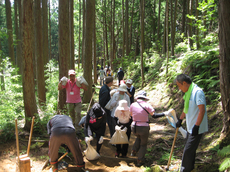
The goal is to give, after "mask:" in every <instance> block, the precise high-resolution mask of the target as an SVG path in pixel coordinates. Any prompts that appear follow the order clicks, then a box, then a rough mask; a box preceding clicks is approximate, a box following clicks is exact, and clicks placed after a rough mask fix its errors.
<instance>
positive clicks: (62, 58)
mask: <svg viewBox="0 0 230 172" xmlns="http://www.w3.org/2000/svg"><path fill="white" fill-rule="evenodd" d="M58 9H59V15H58V20H59V27H58V32H59V40H58V51H59V79H61V78H62V77H63V76H68V70H69V56H70V45H69V44H70V41H69V1H66V0H59V7H58ZM65 103H66V90H65V89H62V90H60V91H59V101H58V109H59V110H60V109H61V110H63V109H64V105H65Z"/></svg>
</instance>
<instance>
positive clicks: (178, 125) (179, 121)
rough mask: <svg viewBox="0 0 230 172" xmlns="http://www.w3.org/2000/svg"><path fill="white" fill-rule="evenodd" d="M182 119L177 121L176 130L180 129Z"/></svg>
mask: <svg viewBox="0 0 230 172" xmlns="http://www.w3.org/2000/svg"><path fill="white" fill-rule="evenodd" d="M181 123H182V119H179V120H178V121H177V123H176V128H179V127H181Z"/></svg>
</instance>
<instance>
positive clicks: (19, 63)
mask: <svg viewBox="0 0 230 172" xmlns="http://www.w3.org/2000/svg"><path fill="white" fill-rule="evenodd" d="M14 27H15V35H16V40H17V41H16V44H17V45H16V66H17V67H18V68H21V62H22V61H21V59H20V58H18V57H20V44H19V43H18V42H19V30H18V1H17V0H14ZM19 74H21V73H19Z"/></svg>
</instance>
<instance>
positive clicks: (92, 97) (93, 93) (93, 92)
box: [87, 91, 95, 113]
mask: <svg viewBox="0 0 230 172" xmlns="http://www.w3.org/2000/svg"><path fill="white" fill-rule="evenodd" d="M94 93H95V91H94V92H93V95H94ZM93 95H92V97H91V100H90V102H89V106H88V109H87V113H88V112H89V107H90V105H91V102H92V99H93Z"/></svg>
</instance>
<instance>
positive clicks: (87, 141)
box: [85, 136, 93, 145]
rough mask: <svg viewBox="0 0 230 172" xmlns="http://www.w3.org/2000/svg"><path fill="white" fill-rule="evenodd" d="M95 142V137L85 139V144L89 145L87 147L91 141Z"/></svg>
mask: <svg viewBox="0 0 230 172" xmlns="http://www.w3.org/2000/svg"><path fill="white" fill-rule="evenodd" d="M92 140H93V137H92V136H89V137H85V142H86V143H87V145H88V144H89V143H90V141H92Z"/></svg>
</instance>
